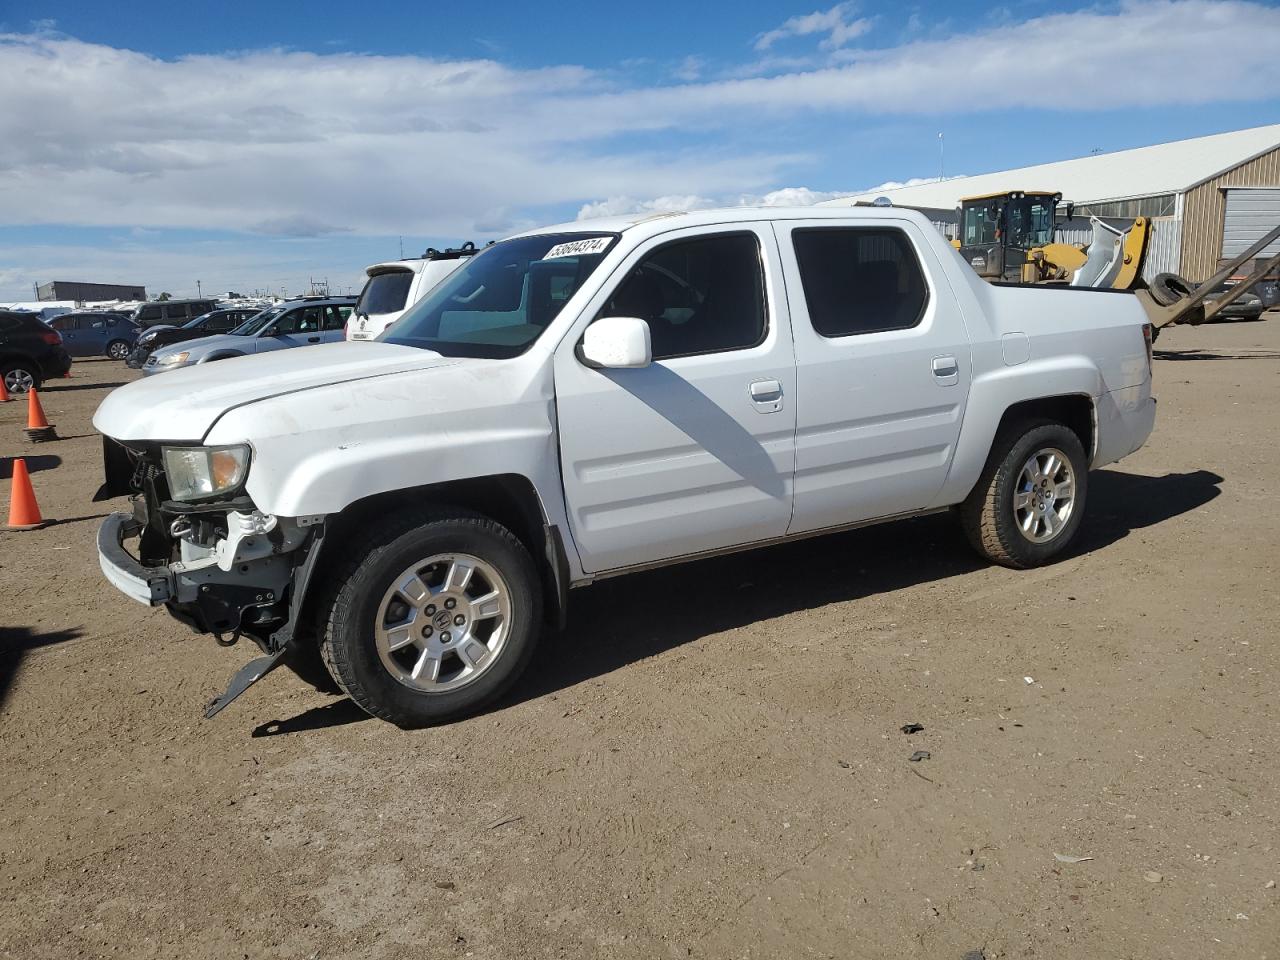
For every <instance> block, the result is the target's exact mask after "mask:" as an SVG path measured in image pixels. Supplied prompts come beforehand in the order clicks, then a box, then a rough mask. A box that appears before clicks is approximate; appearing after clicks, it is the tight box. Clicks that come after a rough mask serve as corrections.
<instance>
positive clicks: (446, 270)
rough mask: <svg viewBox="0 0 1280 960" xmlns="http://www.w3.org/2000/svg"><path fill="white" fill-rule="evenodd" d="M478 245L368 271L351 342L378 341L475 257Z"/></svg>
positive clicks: (429, 251)
mask: <svg viewBox="0 0 1280 960" xmlns="http://www.w3.org/2000/svg"><path fill="white" fill-rule="evenodd" d="M475 252H476V245H475V244H474V243H471V242H470V241H468V242H467V243H464V244H463V245H462V246H461V247H458V248H456V249H450V250H436V249H435V248H434V247H428V248H427V252H426V253H424V254H423V255H422V256H420V257H414V258H413V259H411V260H393V261H391V262H390V263H375V264H374V265H373V266H371V267H367V268H365V271H364V272H365V274H367V275H368V277H369V279H368V280H366V281H365V284H364V289H363V290H362V291H360V299H359V300H357V301H356V310H355V314H354V316H352V318H351V321H350V322H349V323H348V324H347V339H348V340H375V339H377V337H378V334H380V333H382V331H383V330H385V329H387V327H389V326H391V324H393V323H395V322H396V321H397V320H399V319H400V317H401V316H403V315H404V312H405V311H406V310H407V309H409V307H411V306H413V305H414V304H415V303H417V302H418V301H419V300H421V299H422V298H423V297H424V296H426V295H427V293H428V292H429V291H430V290H431V289H432V288H433V287H435V285H436V284H438V283H439V282H440V281H441V280H443V279H444V278H445V277H447V276H449V274H451V273H453V271H455V270H457V269H458V267H460V266H462V265H463V264H464V263H465V262H466V261H467V258H468V257H471V256H474V255H475Z"/></svg>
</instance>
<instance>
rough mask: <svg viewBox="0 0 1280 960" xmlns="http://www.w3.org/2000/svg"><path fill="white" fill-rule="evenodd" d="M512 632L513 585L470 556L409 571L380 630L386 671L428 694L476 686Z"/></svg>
mask: <svg viewBox="0 0 1280 960" xmlns="http://www.w3.org/2000/svg"><path fill="white" fill-rule="evenodd" d="M510 632H511V590H510V588H509V587H508V585H507V582H506V581H505V580H504V579H503V578H502V575H501V574H500V573H499V572H498V571H497V569H496V568H495V567H494V566H493V565H492V564H490V563H487V562H486V561H484V560H481V559H480V558H479V557H474V556H471V555H470V554H465V553H447V554H437V555H435V556H432V557H427V558H426V559H424V560H422V561H421V562H419V563H415V564H413V565H412V566H410V567H408V568H407V569H406V570H404V571H403V572H402V573H401V574H400V575H399V576H398V577H396V578H395V580H393V581H392V585H391V586H390V587H389V588H388V589H387V591H386V593H385V594H383V597H382V602H381V603H379V605H378V612H377V615H376V620H375V622H374V642H375V644H376V646H377V650H378V657H379V658H380V659H381V661H382V665H383V666H384V667H386V669H387V671H388V672H389V673H390V674H391V675H392V676H393V677H395V678H396V679H397V680H398V681H399V682H400V683H402V684H404V685H405V686H407V687H410V688H412V689H414V690H417V691H420V692H423V693H443V692H445V691H447V690H454V689H457V688H458V687H462V686H466V685H467V684H469V683H471V682H473V681H474V680H476V678H478V677H479V676H480V675H481V674H483V673H484V672H485V671H487V670H488V669H489V668H490V667H491V666H493V664H494V663H496V662H497V660H498V658H499V657H500V656H501V655H502V651H503V648H504V647H505V646H506V641H507V637H508V636H509V635H510Z"/></svg>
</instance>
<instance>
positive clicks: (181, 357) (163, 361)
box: [157, 350, 191, 367]
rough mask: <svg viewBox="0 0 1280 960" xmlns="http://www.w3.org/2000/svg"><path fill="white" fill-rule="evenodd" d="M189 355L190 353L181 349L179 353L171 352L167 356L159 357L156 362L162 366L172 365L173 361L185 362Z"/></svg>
mask: <svg viewBox="0 0 1280 960" xmlns="http://www.w3.org/2000/svg"><path fill="white" fill-rule="evenodd" d="M189 356H191V353H190V352H189V351H187V350H183V351H182V352H181V353H171V354H169V355H168V356H165V357H161V358H160V359H159V360H158V361H157V363H159V364H160V366H162V367H172V366H173V365H174V364H175V363H186V362H187V357H189Z"/></svg>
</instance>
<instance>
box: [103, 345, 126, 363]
mask: <svg viewBox="0 0 1280 960" xmlns="http://www.w3.org/2000/svg"><path fill="white" fill-rule="evenodd" d="M107 356H108V357H110V358H111V359H112V360H127V359H129V344H127V343H125V342H124V341H123V340H112V341H111V342H110V343H108V344H107Z"/></svg>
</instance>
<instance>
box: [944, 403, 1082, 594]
mask: <svg viewBox="0 0 1280 960" xmlns="http://www.w3.org/2000/svg"><path fill="white" fill-rule="evenodd" d="M1050 455H1053V456H1056V457H1057V458H1058V459H1059V460H1060V461H1061V463H1062V466H1061V467H1058V468H1054V467H1053V465H1052V463H1051V462H1050V461H1048V460H1047V459H1046V457H1047V456H1050ZM1033 461H1034V463H1033ZM1046 469H1048V470H1052V472H1053V477H1054V481H1055V482H1054V483H1051V484H1049V483H1047V482H1046V484H1047V485H1046V486H1041V485H1040V483H1036V482H1035V481H1036V480H1037V479H1043V476H1044V473H1045V472H1046ZM1033 471H1039V472H1038V473H1036V472H1033ZM1064 481H1065V482H1064ZM1067 483H1069V485H1070V490H1069V492H1068V491H1067V490H1066V489H1065V488H1066V487H1067ZM1088 486H1089V467H1088V462H1087V461H1086V459H1085V453H1084V448H1083V446H1081V444H1080V438H1079V437H1077V436H1076V434H1075V432H1074V431H1073V430H1071V429H1070V428H1068V427H1066V426H1064V425H1063V424H1061V423H1055V422H1053V421H1049V420H1036V421H1023V422H1021V423H1018V424H1015V425H1013V426H1012V427H1010V428H1007V429H1006V430H1004V431H1002V432H1001V434H1000V435H999V436H998V437H997V438H996V443H995V444H994V446H993V448H992V451H991V455H990V457H988V459H987V465H986V466H985V467H984V468H983V471H982V476H981V477H980V478H979V480H978V483H977V484H976V485H975V486H974V488H973V490H972V492H971V493H970V494H969V496H968V497H967V498H966V499H965V501H964V503H962V504H961V505H960V520H961V523H962V525H963V526H964V531H965V534H966V535H967V536H968V538H969V542H970V543H972V544H973V547H974V549H975V550H977V551H978V552H979V553H980V554H982V555H983V556H984V557H986V558H987V559H988V560H991V561H992V562H993V563H998V564H1001V565H1002V566H1006V567H1014V568H1016V569H1024V568H1026V567H1036V566H1040V565H1041V564H1044V563H1048V562H1049V561H1050V560H1051V559H1053V558H1054V557H1055V556H1057V555H1058V554H1060V553H1061V552H1062V551H1063V550H1065V549H1066V548H1067V547H1068V546H1069V545H1070V544H1071V541H1072V540H1073V539H1074V538H1075V535H1076V532H1077V531H1078V530H1079V529H1080V523H1081V521H1082V519H1083V518H1084V508H1085V501H1086V495H1087V493H1088ZM1040 491H1044V492H1046V493H1050V494H1052V496H1041V495H1040ZM1064 501H1065V503H1064ZM1024 531H1025V532H1024Z"/></svg>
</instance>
